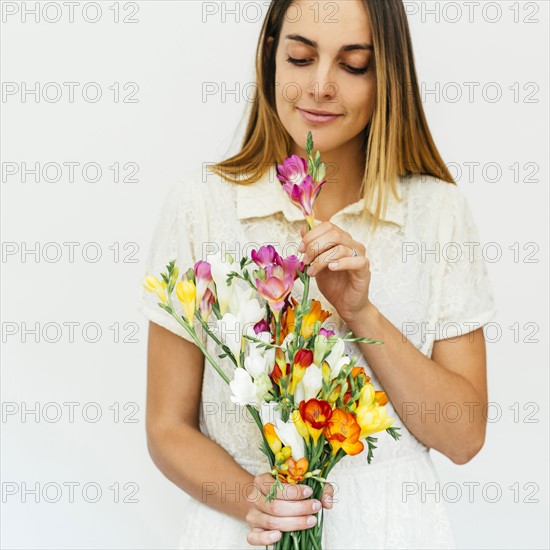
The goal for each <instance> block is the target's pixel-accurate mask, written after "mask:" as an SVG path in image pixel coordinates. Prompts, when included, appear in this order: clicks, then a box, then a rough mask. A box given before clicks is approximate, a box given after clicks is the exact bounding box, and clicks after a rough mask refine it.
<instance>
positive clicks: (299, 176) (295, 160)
mask: <svg viewBox="0 0 550 550" xmlns="http://www.w3.org/2000/svg"><path fill="white" fill-rule="evenodd" d="M277 171H278V174H277V177H278V178H279V180H281V182H282V183H290V184H295V185H300V184H301V183H302V182H303V181H304V180H305V178H306V176H307V174H308V170H307V161H306V160H305V159H303V158H302V157H299V156H298V155H292V156H291V157H289V158H286V159H285V160H284V163H283V164H279V165H278V166H277Z"/></svg>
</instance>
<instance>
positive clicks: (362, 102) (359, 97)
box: [343, 79, 376, 122]
mask: <svg viewBox="0 0 550 550" xmlns="http://www.w3.org/2000/svg"><path fill="white" fill-rule="evenodd" d="M375 94H376V80H375V79H368V80H364V81H363V82H361V83H360V84H357V83H356V85H355V86H349V87H348V88H347V93H346V94H345V98H344V97H343V100H344V101H345V103H346V105H347V107H348V110H349V112H350V113H353V115H354V116H355V117H356V118H357V119H358V122H359V120H360V121H361V122H364V121H365V119H369V118H370V117H371V115H372V111H373V108H374V102H375Z"/></svg>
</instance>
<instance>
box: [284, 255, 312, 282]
mask: <svg viewBox="0 0 550 550" xmlns="http://www.w3.org/2000/svg"><path fill="white" fill-rule="evenodd" d="M278 265H280V266H281V267H282V268H283V270H284V272H285V273H288V274H289V275H292V277H293V279H294V280H296V279H297V278H298V271H302V272H303V271H304V269H305V264H304V262H302V261H300V260H299V259H298V257H297V256H296V255H294V254H293V255H292V256H288V258H281V257H279V260H278Z"/></svg>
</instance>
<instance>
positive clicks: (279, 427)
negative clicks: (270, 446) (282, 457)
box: [275, 418, 306, 460]
mask: <svg viewBox="0 0 550 550" xmlns="http://www.w3.org/2000/svg"><path fill="white" fill-rule="evenodd" d="M275 432H276V433H277V435H278V436H279V439H280V440H281V441H282V442H283V445H284V446H285V447H286V446H288V447H290V448H291V449H292V458H293V459H294V460H300V458H304V456H305V455H306V448H305V443H304V439H303V438H302V436H301V435H300V434H299V433H298V430H297V429H296V425H295V424H294V422H293V421H292V418H290V419H289V421H288V422H283V421H282V419H280V418H277V419H275Z"/></svg>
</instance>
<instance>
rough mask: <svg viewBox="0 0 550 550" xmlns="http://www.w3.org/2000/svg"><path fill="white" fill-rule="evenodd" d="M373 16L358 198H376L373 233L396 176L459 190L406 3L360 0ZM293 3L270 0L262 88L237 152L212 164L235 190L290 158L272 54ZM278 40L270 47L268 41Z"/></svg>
mask: <svg viewBox="0 0 550 550" xmlns="http://www.w3.org/2000/svg"><path fill="white" fill-rule="evenodd" d="M363 2H364V5H365V7H366V9H367V11H368V13H369V15H370V20H371V24H372V30H373V39H374V44H373V46H374V52H375V55H376V77H377V90H376V97H375V101H374V109H373V114H372V117H371V120H370V121H369V123H368V124H367V126H366V128H365V130H364V131H363V144H364V147H365V158H366V165H365V172H364V176H363V182H362V187H361V194H362V196H363V197H364V198H365V199H366V204H367V205H370V204H371V201H372V199H373V195H374V192H375V190H377V191H378V198H377V204H376V207H375V212H374V224H373V227H372V229H373V230H375V229H376V227H377V225H378V223H379V220H380V214H381V212H383V211H385V209H386V205H387V197H388V192H389V190H391V192H392V193H393V195H394V196H395V197H396V198H398V195H397V189H396V181H397V178H398V177H406V176H409V175H414V174H427V175H431V176H435V177H436V178H438V179H440V180H443V181H446V182H448V183H453V184H455V183H456V182H455V181H454V179H453V177H452V175H451V173H450V172H449V170H448V169H447V167H446V166H445V163H444V162H443V159H442V158H441V156H440V154H439V152H438V150H437V147H436V146H435V143H434V141H433V138H432V135H431V133H430V130H429V128H428V123H427V121H426V116H425V114H424V109H423V106H422V100H421V95H420V90H419V86H418V79H417V76H416V68H415V62H414V55H413V49H412V42H411V36H410V30H409V24H408V21H407V16H406V13H405V8H404V5H403V3H402V0H390V1H388V0H363ZM292 3H293V0H272V2H271V5H270V7H269V10H268V12H267V15H266V18H265V20H264V23H263V26H262V30H261V33H260V37H259V41H258V47H257V50H256V81H257V86H256V90H255V94H254V98H253V101H252V107H251V112H250V115H249V118H248V124H247V128H246V133H245V136H244V141H243V144H242V148H241V150H240V152H238V153H237V154H236V155H233V156H232V157H230V158H228V159H226V160H223V161H221V162H218V163H215V164H212V165H209V168H210V170H211V171H212V172H215V173H217V174H218V175H220V176H221V177H223V178H225V179H226V180H228V181H231V182H233V183H236V184H241V185H246V184H251V183H253V182H255V181H257V180H258V179H259V178H260V177H261V176H262V175H263V173H264V172H265V171H266V169H267V168H268V167H269V166H271V165H273V164H274V163H278V164H282V163H283V160H284V159H285V158H286V157H288V156H289V155H290V152H291V147H292V138H291V136H290V134H289V133H288V132H287V130H286V129H285V128H284V126H283V125H282V123H281V121H280V119H279V116H278V114H277V109H276V104H275V54H276V51H277V46H278V43H279V37H280V33H281V27H282V25H283V21H284V18H285V15H286V12H287V10H288V8H289V6H290V5H291V4H292ZM270 37H273V42H272V44H271V47H269V46H268V42H267V41H268V39H269V38H270Z"/></svg>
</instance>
